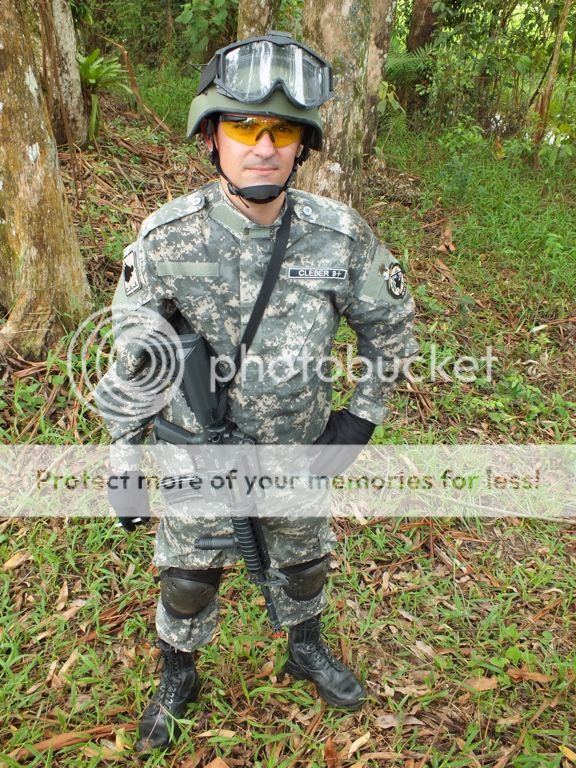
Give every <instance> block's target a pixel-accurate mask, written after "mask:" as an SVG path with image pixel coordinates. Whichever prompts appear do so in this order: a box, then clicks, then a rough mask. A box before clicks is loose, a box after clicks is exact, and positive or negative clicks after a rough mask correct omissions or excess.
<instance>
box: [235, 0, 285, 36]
mask: <svg viewBox="0 0 576 768" xmlns="http://www.w3.org/2000/svg"><path fill="white" fill-rule="evenodd" d="M279 13H280V0H239V2H238V40H242V39H244V38H245V37H253V36H255V35H264V34H266V32H268V30H269V29H276V24H277V22H278V16H279Z"/></svg>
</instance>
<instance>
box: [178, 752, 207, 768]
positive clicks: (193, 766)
mask: <svg viewBox="0 0 576 768" xmlns="http://www.w3.org/2000/svg"><path fill="white" fill-rule="evenodd" d="M203 757H204V750H203V749H197V750H196V751H195V752H194V754H193V755H191V756H190V757H187V758H186V760H184V762H183V763H180V766H179V768H197V767H198V766H199V765H200V761H201V760H202V758H203Z"/></svg>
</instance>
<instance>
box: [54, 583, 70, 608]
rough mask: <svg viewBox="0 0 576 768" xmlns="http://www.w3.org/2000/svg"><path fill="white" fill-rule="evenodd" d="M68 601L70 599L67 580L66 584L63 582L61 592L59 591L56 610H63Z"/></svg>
mask: <svg viewBox="0 0 576 768" xmlns="http://www.w3.org/2000/svg"><path fill="white" fill-rule="evenodd" d="M67 601H68V582H67V581H65V582H64V584H62V586H61V587H60V592H59V593H58V599H57V600H56V610H57V611H61V610H63V608H64V606H65V605H66V602H67Z"/></svg>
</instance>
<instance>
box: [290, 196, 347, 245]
mask: <svg viewBox="0 0 576 768" xmlns="http://www.w3.org/2000/svg"><path fill="white" fill-rule="evenodd" d="M290 195H291V197H292V200H293V201H294V213H295V214H296V216H297V217H298V218H299V219H300V220H301V221H304V222H308V223H311V224H316V225H318V226H320V227H326V228H327V229H332V230H334V231H336V232H340V233H342V234H343V235H347V236H348V237H350V238H352V240H357V239H358V236H359V233H360V229H361V227H360V224H359V221H358V218H359V217H358V214H357V213H356V211H355V210H354V209H353V208H350V207H349V206H348V205H345V204H344V203H341V202H339V201H338V200H332V199H331V198H328V197H320V196H319V195H312V194H310V193H309V192H300V191H299V190H291V191H290Z"/></svg>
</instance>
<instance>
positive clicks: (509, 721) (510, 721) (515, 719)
mask: <svg viewBox="0 0 576 768" xmlns="http://www.w3.org/2000/svg"><path fill="white" fill-rule="evenodd" d="M521 721H522V718H521V717H520V715H513V716H512V717H501V718H500V719H499V720H496V725H518V723H519V722H521Z"/></svg>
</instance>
